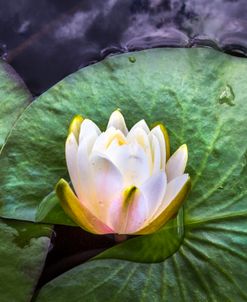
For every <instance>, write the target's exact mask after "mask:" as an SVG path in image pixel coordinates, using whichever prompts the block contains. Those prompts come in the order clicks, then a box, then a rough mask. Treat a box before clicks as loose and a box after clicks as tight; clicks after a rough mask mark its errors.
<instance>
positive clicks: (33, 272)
mask: <svg viewBox="0 0 247 302" xmlns="http://www.w3.org/2000/svg"><path fill="white" fill-rule="evenodd" d="M50 235H51V227H50V226H48V225H37V224H36V225H35V224H33V223H27V222H18V221H10V220H3V219H0V242H1V244H0V284H1V286H0V300H1V302H9V301H11V302H12V301H13V302H15V301H16V302H21V301H23V302H27V301H30V300H31V298H32V296H33V293H34V290H35V287H36V285H37V282H38V280H39V277H40V274H41V271H42V268H43V265H44V262H45V258H46V254H47V251H48V247H49V244H50V238H49V237H50Z"/></svg>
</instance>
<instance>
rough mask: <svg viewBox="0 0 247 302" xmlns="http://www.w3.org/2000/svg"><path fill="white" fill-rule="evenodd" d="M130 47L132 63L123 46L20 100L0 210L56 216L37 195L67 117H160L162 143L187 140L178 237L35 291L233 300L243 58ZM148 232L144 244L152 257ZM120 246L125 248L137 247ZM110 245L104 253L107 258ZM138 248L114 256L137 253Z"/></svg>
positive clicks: (29, 216)
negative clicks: (166, 138) (25, 103)
mask: <svg viewBox="0 0 247 302" xmlns="http://www.w3.org/2000/svg"><path fill="white" fill-rule="evenodd" d="M131 57H132V58H133V57H134V58H135V60H134V62H133V60H132V59H131V60H129V54H124V55H120V56H115V57H112V58H109V59H106V60H104V61H103V62H101V63H99V64H95V65H93V66H90V67H87V68H84V69H82V70H80V71H78V72H76V73H75V74H73V75H71V76H69V77H67V78H66V79H64V80H63V81H61V82H60V83H58V84H57V85H55V86H54V87H53V88H51V89H50V90H49V91H47V92H46V93H45V94H43V95H42V96H41V97H39V98H38V99H37V100H36V101H35V102H34V103H33V104H32V105H31V106H29V108H28V109H27V110H26V111H25V113H24V114H23V115H22V116H21V118H20V119H19V120H18V123H17V124H16V127H15V128H14V129H13V130H12V133H11V136H10V137H9V140H8V144H7V145H6V146H5V148H4V150H3V153H2V159H1V169H2V171H1V175H3V177H2V179H1V180H0V185H1V188H2V190H1V192H0V194H1V199H0V200H1V206H0V213H1V215H3V216H5V217H10V218H16V219H26V220H33V221H34V220H35V219H36V217H39V218H40V217H41V218H42V219H44V221H46V219H47V221H48V222H49V223H53V222H54V221H56V223H58V222H59V223H62V224H63V223H67V221H68V220H66V219H65V217H64V216H63V214H62V213H60V214H59V217H58V215H57V214H56V213H55V210H57V209H58V208H57V207H56V206H54V207H53V205H56V202H54V200H53V202H54V204H53V205H52V206H50V207H49V202H47V201H48V200H49V198H48V195H49V194H50V192H52V191H53V188H54V185H55V184H56V182H57V181H58V179H59V178H61V177H63V178H65V179H69V178H68V174H67V169H66V165H65V159H64V141H65V137H66V133H67V128H68V125H69V122H70V120H71V119H72V117H73V116H74V115H75V114H82V115H83V116H86V117H89V118H91V119H93V120H94V121H95V122H96V123H98V124H99V125H100V126H101V127H102V129H104V127H105V126H106V123H107V120H108V117H109V115H110V113H111V112H112V111H113V110H115V109H116V108H120V109H121V110H122V112H123V114H124V115H125V116H126V120H127V124H128V126H131V125H133V124H134V123H135V122H136V121H138V120H140V119H142V118H144V119H146V120H147V122H148V123H149V124H152V123H154V122H155V121H157V120H158V121H161V122H164V123H165V125H166V126H167V128H168V131H169V134H170V137H171V146H172V149H173V151H175V149H176V148H177V147H178V146H179V145H181V144H182V143H187V145H188V149H189V164H188V172H189V173H190V175H191V178H192V190H191V193H190V194H189V196H188V198H187V200H186V202H185V205H184V237H183V240H182V242H180V243H179V244H180V247H179V248H177V249H175V250H173V254H172V255H171V256H170V257H169V258H167V259H166V260H165V261H163V262H160V263H152V264H144V263H136V262H133V261H132V262H128V261H124V260H94V261H91V262H90V263H87V264H83V265H81V266H78V267H76V268H74V269H72V270H71V271H69V272H67V273H65V274H63V275H62V276H60V277H59V278H57V279H55V280H53V281H51V282H50V283H49V284H47V285H46V286H45V287H44V289H43V290H41V292H40V295H39V297H38V301H48V302H49V301H51V300H54V299H56V301H68V299H69V300H70V301H78V300H83V301H114V300H116V301H150V300H151V301H191V300H193V301H208V300H210V301H235V300H236V297H237V299H238V301H245V300H246V299H247V295H246V294H245V292H244V285H245V280H246V277H247V270H246V269H244V267H245V265H246V260H247V256H246V253H245V247H246V242H247V239H246V235H247V234H246V232H247V222H246V221H247V219H246V216H247V210H246V194H247V192H246V184H247V166H246V163H247V141H246V126H247V106H246V91H247V82H246V80H245V78H246V74H247V61H246V60H245V59H242V58H234V57H231V56H228V55H225V54H222V53H219V52H217V51H214V50H210V49H154V50H148V51H142V52H138V53H135V54H131ZM27 150H28V152H27ZM50 196H52V194H51V195H50ZM53 197H54V196H53ZM45 198H46V201H44V199H45ZM41 202H42V203H43V206H44V205H45V204H47V205H48V208H47V209H46V210H45V208H46V206H45V208H44V207H43V209H42V206H40V203H41ZM37 209H39V210H37ZM40 209H42V211H41V212H42V213H44V215H43V216H42V215H41V214H40V212H39V211H40ZM54 209H55V210H54ZM40 215H41V216H40ZM41 218H40V219H41ZM157 234H158V233H157ZM157 234H153V235H151V236H154V237H153V242H151V243H150V253H153V254H155V257H156V253H160V251H158V252H157V247H156V245H155V243H156V240H157V237H155V236H156V235H157ZM154 238H156V239H154ZM168 238H169V237H167V236H164V237H162V239H161V237H160V239H161V240H164V242H165V241H166V242H168V241H167V240H169V239H168ZM135 240H145V237H144V236H143V237H139V238H136V239H135ZM126 244H128V245H129V247H128V249H132V248H133V250H135V253H136V248H134V246H137V245H135V244H133V245H132V244H131V243H130V242H129V243H128V242H126ZM123 246H124V245H122V247H123ZM117 249H118V250H117ZM119 249H121V246H118V247H116V249H112V250H111V251H108V252H107V253H108V255H107V257H110V258H117V254H118V253H119ZM129 253H131V250H129ZM142 253H143V250H142V249H141V250H140V251H139V255H138V256H135V259H129V258H128V254H126V259H129V260H135V261H137V260H138V259H142ZM122 254H123V253H122ZM164 255H165V252H164ZM98 257H100V256H98ZM102 257H104V256H103V254H102ZM155 257H154V258H155ZM165 258H166V257H165V256H164V257H163V259H165ZM156 259H157V258H156ZM161 260H162V259H161V258H159V261H161ZM150 261H153V259H151V260H150Z"/></svg>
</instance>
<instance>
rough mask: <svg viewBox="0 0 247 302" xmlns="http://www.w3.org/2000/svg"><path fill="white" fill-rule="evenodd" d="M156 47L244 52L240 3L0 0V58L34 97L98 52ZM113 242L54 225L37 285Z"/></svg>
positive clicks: (246, 33) (245, 28) (245, 17)
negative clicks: (18, 76)
mask: <svg viewBox="0 0 247 302" xmlns="http://www.w3.org/2000/svg"><path fill="white" fill-rule="evenodd" d="M162 46H163V47H166V46H170V47H196V46H205V47H214V48H217V49H220V50H222V51H225V52H228V53H231V54H233V55H238V56H239V55H240V56H247V1H246V0H228V1H227V0H215V1H209V0H187V1H186V0H181V1H179V0H167V1H162V0H132V1H130V0H93V1H92V0H83V1H78V0H70V1H65V0H64V1H62V0H43V1H32V0H11V1H6V0H0V56H1V57H2V58H3V59H4V60H6V61H7V62H8V63H10V64H11V65H12V66H13V67H14V69H15V70H16V71H17V72H18V73H19V74H20V76H21V77H22V78H23V79H24V81H25V83H26V84H27V86H28V88H29V89H30V91H31V92H32V93H33V95H34V96H38V95H40V94H41V93H42V92H44V91H45V90H47V89H48V88H50V87H51V86H52V85H54V84H55V83H56V82H58V81H59V80H61V79H62V78H64V77H65V76H67V75H68V74H70V73H72V72H74V71H76V70H78V69H79V68H81V67H83V66H86V65H89V64H92V63H94V62H97V61H99V60H102V59H103V58H104V57H105V56H108V55H112V54H116V53H121V52H126V51H133V50H139V49H145V48H152V47H162ZM114 244H115V243H114V240H113V238H111V237H110V236H109V237H107V236H96V235H91V234H89V233H87V232H84V231H83V230H81V229H79V228H73V227H65V226H55V231H54V236H53V238H52V245H51V248H50V252H49V254H48V257H47V261H46V265H45V269H44V272H43V275H42V277H41V280H40V284H39V285H42V284H44V283H46V282H47V281H49V280H50V279H51V278H53V277H55V276H57V275H59V274H61V273H62V272H64V271H66V270H68V269H69V268H71V267H73V266H75V265H78V264H80V263H82V262H84V261H86V260H87V259H89V258H91V257H93V256H94V255H96V254H97V253H99V252H100V251H102V250H103V249H106V248H109V247H111V246H113V245H114Z"/></svg>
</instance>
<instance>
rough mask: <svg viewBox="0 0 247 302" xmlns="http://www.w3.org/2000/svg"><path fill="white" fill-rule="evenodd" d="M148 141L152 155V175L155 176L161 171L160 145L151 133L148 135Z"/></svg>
mask: <svg viewBox="0 0 247 302" xmlns="http://www.w3.org/2000/svg"><path fill="white" fill-rule="evenodd" d="M149 140H150V143H151V154H152V174H155V173H157V172H159V171H160V170H161V169H162V166H161V150H160V144H159V141H158V139H157V137H156V136H155V135H153V134H152V133H150V134H149Z"/></svg>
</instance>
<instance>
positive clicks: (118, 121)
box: [107, 110, 128, 135]
mask: <svg viewBox="0 0 247 302" xmlns="http://www.w3.org/2000/svg"><path fill="white" fill-rule="evenodd" d="M110 127H114V128H115V129H118V130H120V131H122V133H123V134H124V135H127V133H128V129H127V127H126V124H125V120H124V117H123V115H122V113H121V112H120V111H119V110H116V111H114V112H113V113H112V114H111V116H110V119H109V122H108V125H107V129H108V128H110Z"/></svg>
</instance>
